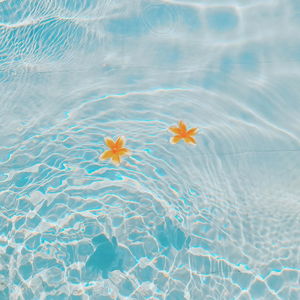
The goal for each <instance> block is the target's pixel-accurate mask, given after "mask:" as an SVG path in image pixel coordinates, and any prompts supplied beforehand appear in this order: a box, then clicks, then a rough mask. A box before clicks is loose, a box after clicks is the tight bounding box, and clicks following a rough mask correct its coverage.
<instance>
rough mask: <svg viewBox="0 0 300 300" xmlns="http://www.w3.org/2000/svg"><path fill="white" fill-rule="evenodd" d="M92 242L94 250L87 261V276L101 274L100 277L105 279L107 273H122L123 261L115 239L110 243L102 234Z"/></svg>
mask: <svg viewBox="0 0 300 300" xmlns="http://www.w3.org/2000/svg"><path fill="white" fill-rule="evenodd" d="M92 242H93V244H94V245H95V246H96V250H95V252H94V253H93V254H92V255H91V256H90V257H89V259H88V260H87V263H86V271H87V273H88V274H87V275H92V274H94V273H96V274H99V273H100V272H101V273H102V277H103V278H104V279H107V278H108V273H109V272H111V271H114V270H120V271H122V265H123V259H122V258H121V255H120V254H121V253H120V249H119V247H118V244H117V239H116V238H115V237H112V239H111V241H110V240H109V239H108V238H107V237H106V236H105V235H104V234H100V235H98V236H96V237H95V238H93V239H92Z"/></svg>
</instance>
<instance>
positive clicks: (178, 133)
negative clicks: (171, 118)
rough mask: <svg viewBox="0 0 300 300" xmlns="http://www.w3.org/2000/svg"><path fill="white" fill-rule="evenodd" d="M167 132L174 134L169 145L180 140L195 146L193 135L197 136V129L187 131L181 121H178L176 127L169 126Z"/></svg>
mask: <svg viewBox="0 0 300 300" xmlns="http://www.w3.org/2000/svg"><path fill="white" fill-rule="evenodd" d="M169 131H170V132H172V133H174V134H175V136H173V137H171V139H170V143H171V144H177V143H178V142H179V141H180V140H182V139H183V140H184V141H185V142H186V143H188V144H193V145H195V144H196V140H195V138H194V135H196V134H197V132H198V128H191V129H189V130H187V129H186V125H185V123H184V122H183V121H179V122H178V127H176V126H171V127H169Z"/></svg>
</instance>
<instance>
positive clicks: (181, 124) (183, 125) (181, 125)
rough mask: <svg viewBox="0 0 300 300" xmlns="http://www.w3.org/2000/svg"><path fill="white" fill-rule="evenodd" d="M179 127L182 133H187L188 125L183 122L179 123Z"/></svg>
mask: <svg viewBox="0 0 300 300" xmlns="http://www.w3.org/2000/svg"><path fill="white" fill-rule="evenodd" d="M178 125H179V128H180V129H181V130H182V131H186V125H185V123H184V122H183V121H179V122H178Z"/></svg>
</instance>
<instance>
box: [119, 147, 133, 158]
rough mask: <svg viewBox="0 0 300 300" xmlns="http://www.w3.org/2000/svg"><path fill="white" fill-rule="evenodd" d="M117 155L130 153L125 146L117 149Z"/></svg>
mask: <svg viewBox="0 0 300 300" xmlns="http://www.w3.org/2000/svg"><path fill="white" fill-rule="evenodd" d="M118 155H120V156H123V155H131V151H130V150H129V149H127V148H121V149H120V150H118Z"/></svg>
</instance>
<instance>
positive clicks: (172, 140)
mask: <svg viewBox="0 0 300 300" xmlns="http://www.w3.org/2000/svg"><path fill="white" fill-rule="evenodd" d="M181 139H182V138H181V137H180V136H178V135H175V136H172V137H171V138H170V143H171V144H177V143H178V142H179V141H180V140H181Z"/></svg>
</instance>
